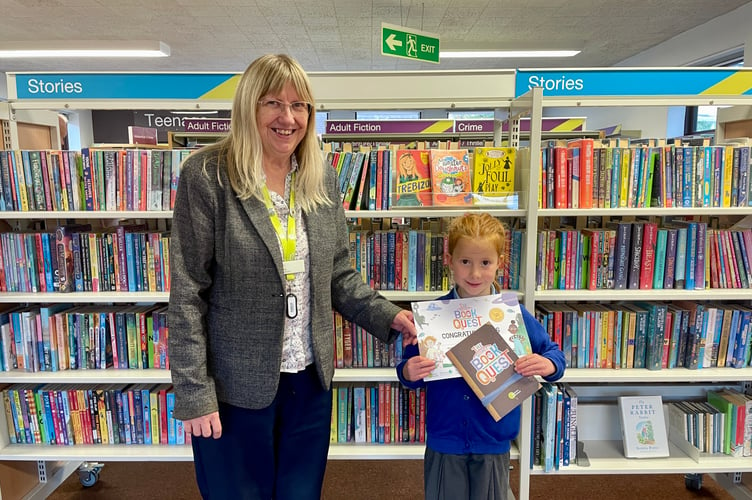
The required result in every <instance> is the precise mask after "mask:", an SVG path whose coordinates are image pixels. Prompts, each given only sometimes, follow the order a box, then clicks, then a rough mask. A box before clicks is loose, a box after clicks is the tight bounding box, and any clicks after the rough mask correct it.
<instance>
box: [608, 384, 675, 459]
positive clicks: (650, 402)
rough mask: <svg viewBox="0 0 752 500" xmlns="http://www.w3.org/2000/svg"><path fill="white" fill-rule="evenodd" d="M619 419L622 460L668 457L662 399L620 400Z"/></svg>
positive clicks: (622, 397)
mask: <svg viewBox="0 0 752 500" xmlns="http://www.w3.org/2000/svg"><path fill="white" fill-rule="evenodd" d="M619 417H620V418H621V430H622V437H623V439H624V456H625V457H627V458H656V457H667V456H668V434H667V432H666V421H665V419H664V416H663V399H662V398H661V396H659V395H657V396H620V397H619Z"/></svg>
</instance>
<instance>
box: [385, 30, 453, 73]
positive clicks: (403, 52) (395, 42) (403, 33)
mask: <svg viewBox="0 0 752 500" xmlns="http://www.w3.org/2000/svg"><path fill="white" fill-rule="evenodd" d="M381 54H382V55H385V56H393V57H402V58H404V59H413V60H415V61H425V62H430V63H437V64H438V62H439V36H438V35H434V34H433V33H426V32H425V31H418V30H414V29H410V28H403V27H402V26H395V25H393V24H386V23H381Z"/></svg>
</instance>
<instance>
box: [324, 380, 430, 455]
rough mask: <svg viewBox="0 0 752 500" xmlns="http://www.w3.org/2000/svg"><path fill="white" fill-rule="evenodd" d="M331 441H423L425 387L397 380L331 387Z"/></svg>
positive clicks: (424, 434)
mask: <svg viewBox="0 0 752 500" xmlns="http://www.w3.org/2000/svg"><path fill="white" fill-rule="evenodd" d="M332 403H333V405H332V421H331V433H330V439H329V440H330V442H332V443H350V442H354V443H382V444H388V443H423V442H425V440H426V432H425V412H426V392H425V390H424V389H415V390H411V389H407V388H405V387H402V386H401V385H400V384H399V383H398V382H379V383H378V384H369V385H337V386H334V387H333V389H332Z"/></svg>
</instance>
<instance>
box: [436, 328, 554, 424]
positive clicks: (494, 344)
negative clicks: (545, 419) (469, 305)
mask: <svg viewBox="0 0 752 500" xmlns="http://www.w3.org/2000/svg"><path fill="white" fill-rule="evenodd" d="M447 357H448V358H449V359H450V360H451V361H452V363H454V366H455V367H456V368H457V370H459V372H460V374H461V375H462V378H464V379H465V382H467V384H468V385H469V386H470V388H471V389H472V390H473V392H474V393H475V395H476V396H478V399H480V402H481V403H483V406H485V407H486V409H487V410H488V412H489V413H490V414H491V416H492V417H493V419H494V420H495V421H497V422H498V421H499V420H500V419H501V417H503V416H504V415H506V414H507V413H509V412H510V411H512V410H513V409H514V408H516V407H517V406H518V405H519V404H521V403H522V402H523V401H524V400H525V399H527V398H529V397H530V396H532V395H533V394H535V392H536V391H537V390H538V389H539V388H540V384H539V383H538V381H537V380H536V379H535V377H523V376H522V375H520V374H519V373H517V372H516V371H514V363H515V361H517V354H515V352H514V349H513V348H512V347H511V346H510V345H509V344H507V342H506V340H504V338H503V337H502V336H501V335H499V332H497V331H496V328H495V327H494V326H493V325H491V323H486V324H484V325H483V326H481V327H480V328H478V329H477V330H475V331H474V332H473V333H471V334H470V335H468V336H467V337H465V338H464V339H463V340H462V341H461V342H460V343H458V344H457V345H456V346H454V347H452V348H451V349H449V351H448V352H447Z"/></svg>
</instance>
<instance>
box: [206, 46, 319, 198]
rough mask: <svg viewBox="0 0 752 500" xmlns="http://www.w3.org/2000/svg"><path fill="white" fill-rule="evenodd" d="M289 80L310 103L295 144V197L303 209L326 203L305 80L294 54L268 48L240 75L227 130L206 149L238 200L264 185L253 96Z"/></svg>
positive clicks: (279, 87)
mask: <svg viewBox="0 0 752 500" xmlns="http://www.w3.org/2000/svg"><path fill="white" fill-rule="evenodd" d="M287 84H291V85H292V87H293V88H294V89H295V92H296V93H297V94H298V96H299V97H300V99H301V100H302V101H305V102H309V103H311V112H310V114H309V116H308V127H307V129H306V133H305V136H304V137H303V140H302V141H300V144H299V145H298V147H297V149H296V150H295V157H296V159H297V161H298V171H297V174H296V175H295V202H296V203H297V204H298V205H299V206H300V207H301V208H302V209H303V210H304V211H306V212H312V211H314V210H315V209H316V207H318V206H320V205H323V204H327V203H331V200H330V199H329V197H328V196H327V194H326V188H325V186H324V175H325V171H324V166H325V165H324V160H323V156H322V154H321V150H320V148H319V143H318V139H317V137H316V111H315V109H316V105H315V102H314V99H313V91H312V90H311V82H310V81H309V79H308V75H306V73H305V71H304V70H303V68H302V67H301V66H300V64H298V62H297V61H295V59H293V58H292V57H290V56H288V55H285V54H268V55H265V56H261V57H259V58H258V59H256V60H255V61H253V62H252V63H251V64H250V65H249V66H248V68H247V69H246V70H245V72H244V73H243V75H242V76H241V77H240V80H239V82H238V87H237V90H236V91H235V98H234V99H233V102H232V115H231V119H230V133H229V135H228V136H227V137H226V138H224V139H223V140H221V141H219V142H218V143H216V144H213V145H210V146H207V147H206V148H205V150H207V151H217V154H218V156H219V165H220V168H222V167H224V168H225V169H226V171H227V175H228V177H229V179H230V185H231V186H232V189H233V190H234V191H235V193H236V194H237V196H238V198H240V199H241V200H245V199H248V198H250V197H252V196H256V197H259V198H261V196H262V188H263V185H264V174H263V166H262V153H263V145H262V143H261V134H260V133H259V130H258V126H257V122H256V116H257V112H258V106H259V100H261V99H262V98H263V97H264V96H265V95H268V94H276V93H279V92H281V91H282V89H283V88H284V87H285V86H286V85H287Z"/></svg>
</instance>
